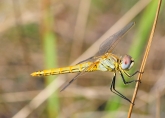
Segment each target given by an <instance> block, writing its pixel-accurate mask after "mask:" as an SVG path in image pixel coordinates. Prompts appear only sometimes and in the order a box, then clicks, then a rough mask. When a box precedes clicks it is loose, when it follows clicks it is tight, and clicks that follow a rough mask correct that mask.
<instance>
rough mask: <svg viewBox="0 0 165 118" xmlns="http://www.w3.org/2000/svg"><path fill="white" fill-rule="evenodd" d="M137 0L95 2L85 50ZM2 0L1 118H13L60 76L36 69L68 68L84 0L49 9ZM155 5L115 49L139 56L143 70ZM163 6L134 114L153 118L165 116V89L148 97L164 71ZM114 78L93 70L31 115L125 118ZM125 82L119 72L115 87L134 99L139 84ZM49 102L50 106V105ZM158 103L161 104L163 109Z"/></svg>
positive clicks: (53, 1) (137, 61)
mask: <svg viewBox="0 0 165 118" xmlns="http://www.w3.org/2000/svg"><path fill="white" fill-rule="evenodd" d="M137 2H138V0H128V1H127V2H125V1H121V0H116V1H113V0H108V1H107V0H92V1H91V5H90V10H89V15H88V17H87V19H88V20H87V24H86V27H85V35H84V40H83V44H82V45H83V46H82V47H83V49H82V52H81V53H83V52H84V51H85V50H87V48H88V47H90V46H91V45H92V44H93V43H94V42H95V41H96V40H97V39H98V38H99V37H101V36H102V35H103V34H104V33H105V32H106V31H107V30H108V29H109V28H110V27H111V26H112V25H113V24H115V23H116V21H118V20H119V19H120V18H121V17H122V16H123V15H124V14H125V13H127V11H129V10H130V9H131V8H132V6H133V5H135V4H136V3H137ZM155 2H157V1H156V0H155ZM0 3H1V4H0V25H1V28H0V32H1V35H0V39H1V43H0V54H1V58H0V65H1V66H0V74H1V78H0V83H1V87H0V91H1V97H0V98H1V99H0V100H1V104H0V111H1V112H0V117H4V118H8V117H12V116H14V115H15V114H16V113H17V112H18V111H20V110H21V109H22V108H23V107H24V106H26V105H27V104H28V103H29V102H30V101H31V100H32V99H33V98H34V97H35V96H36V95H38V94H39V93H40V91H42V90H43V89H44V88H45V80H46V81H47V84H49V83H50V82H51V79H54V78H55V76H50V78H47V77H36V78H34V77H31V76H30V73H31V72H33V71H36V70H43V69H48V68H56V67H62V66H69V64H70V63H69V58H70V57H69V56H70V55H71V53H72V52H70V50H71V48H72V46H73V45H72V43H73V42H72V41H73V40H72V39H73V34H74V28H75V25H76V20H77V16H78V14H77V13H78V12H77V11H78V7H79V3H80V1H79V0H69V1H64V0H62V1H59V0H51V2H50V5H49V6H48V7H47V8H45V9H43V7H42V6H44V3H43V2H41V1H36V0H31V1H25V0H19V1H17V4H13V1H10V0H8V1H5V0H2V1H1V2H0ZM155 4H156V3H154V2H153V4H150V6H148V7H146V8H145V9H144V10H143V11H142V12H140V14H138V15H137V16H136V17H135V19H133V20H132V21H135V22H136V25H135V26H134V27H133V28H132V29H131V30H130V31H129V32H128V33H127V35H126V36H125V37H124V38H123V40H121V42H120V43H119V44H118V45H117V47H116V48H115V51H114V53H115V54H117V55H123V54H125V53H127V52H128V53H129V54H130V55H131V56H132V57H134V59H135V68H134V69H133V70H137V69H139V66H140V63H141V57H142V56H143V50H144V48H145V45H146V44H145V40H148V38H147V35H148V33H149V32H150V27H151V24H152V19H153V17H154V16H153V15H154V13H155V11H154V10H155ZM14 5H16V6H14ZM163 5H164V1H163V3H162V12H161V14H160V17H159V22H158V25H157V29H156V32H155V35H154V41H153V45H152V47H151V51H150V56H149V58H148V62H147V65H146V69H145V73H144V79H143V81H142V84H141V86H140V90H139V96H138V97H137V99H136V102H137V103H135V110H134V116H133V117H134V118H136V117H141V118H147V117H151V118H152V117H155V116H156V115H157V114H158V113H159V114H160V117H164V112H163V111H164V107H163V106H164V99H163V98H164V93H163V92H162V91H163V90H162V91H161V92H160V95H159V97H158V98H157V97H156V95H154V98H153V99H152V100H149V98H151V96H153V95H150V91H151V90H152V89H153V88H154V87H155V86H156V84H155V83H157V81H158V80H159V79H161V76H163V74H164V72H163V70H164V59H165V56H164V55H163V54H164V53H165V47H164V44H165V41H164V37H165V33H164V32H165V28H164V27H163V26H164V24H165V20H164V19H165V15H163V12H164V7H163ZM139 7H140V6H139ZM16 8H17V9H16ZM46 9H47V10H49V12H48V13H49V14H47V15H48V16H44V15H45V14H44V13H45V11H44V10H46ZM84 9H85V7H84ZM137 10H138V9H137ZM16 14H17V15H16ZM46 17H47V18H46ZM44 18H46V19H44ZM118 30H120V29H118ZM47 41H48V42H47ZM49 41H50V42H49ZM137 41H141V43H138V42H137ZM77 45H78V44H77ZM74 46H76V45H74ZM98 48H99V47H98ZM98 48H97V49H96V50H98ZM77 50H78V48H77ZM76 56H77V57H79V56H80V55H76ZM89 56H90V55H89ZM27 62H28V63H27ZM130 73H132V72H130ZM70 75H71V76H72V74H69V75H68V76H67V78H70ZM112 77H113V73H110V72H93V73H88V74H85V75H83V76H80V77H79V79H78V80H77V81H76V82H75V83H73V85H71V86H69V88H67V90H66V91H64V92H60V93H56V91H55V93H54V95H55V96H54V97H52V98H53V99H50V100H51V101H46V102H44V103H43V104H42V105H40V106H39V107H38V108H37V109H35V111H33V112H31V113H30V115H29V116H28V117H29V118H36V117H38V118H45V117H51V112H52V113H53V114H54V113H55V115H56V116H57V117H59V118H66V117H71V118H72V117H74V118H87V117H95V118H101V117H103V118H107V117H109V116H111V117H112V116H113V117H126V116H127V111H128V108H129V103H128V102H127V101H125V100H123V99H122V98H120V97H118V96H116V95H114V94H112V93H111V91H110V90H109V87H110V83H111V78H112ZM118 78H119V79H118ZM131 79H133V78H131ZM135 79H136V78H135ZM49 80H50V81H49ZM67 80H69V79H66V81H67ZM127 80H130V79H129V78H128V79H127ZM120 81H121V82H122V80H121V79H120V76H119V75H117V85H116V89H117V90H119V91H120V92H122V93H123V94H124V95H125V96H126V97H128V98H129V99H131V97H132V93H133V89H134V84H133V85H127V86H126V87H124V88H123V86H120V84H121V82H120ZM162 83H164V81H162ZM75 85H76V86H75ZM46 86H47V85H46ZM161 86H164V85H163V84H162V85H161ZM159 87H160V86H159ZM158 100H160V104H159V102H158ZM48 104H49V105H51V106H50V107H47V106H48ZM155 106H157V107H159V111H157V110H156V108H155ZM47 108H50V109H47ZM48 110H49V112H47V111H48ZM52 116H53V115H52Z"/></svg>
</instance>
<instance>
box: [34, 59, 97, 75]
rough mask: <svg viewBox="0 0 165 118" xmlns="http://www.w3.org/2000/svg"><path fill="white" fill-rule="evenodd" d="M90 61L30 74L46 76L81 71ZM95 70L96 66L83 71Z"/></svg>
mask: <svg viewBox="0 0 165 118" xmlns="http://www.w3.org/2000/svg"><path fill="white" fill-rule="evenodd" d="M90 65H91V62H86V63H82V64H78V65H75V66H68V67H63V68H55V69H49V70H42V71H37V72H34V73H32V74H31V75H32V76H48V75H58V74H66V73H77V72H81V71H83V70H84V69H85V68H87V67H89V66H90ZM94 70H97V68H92V69H87V70H85V71H88V72H91V71H94Z"/></svg>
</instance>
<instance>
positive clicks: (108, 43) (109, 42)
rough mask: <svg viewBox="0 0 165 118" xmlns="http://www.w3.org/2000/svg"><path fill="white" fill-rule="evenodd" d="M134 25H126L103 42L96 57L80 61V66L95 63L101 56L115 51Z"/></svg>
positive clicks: (132, 23)
mask: <svg viewBox="0 0 165 118" xmlns="http://www.w3.org/2000/svg"><path fill="white" fill-rule="evenodd" d="M134 25H135V23H134V22H131V23H129V24H128V25H126V26H125V27H124V28H123V29H121V30H120V31H118V32H116V33H115V34H113V35H112V36H110V37H109V38H107V39H106V40H105V41H104V42H102V44H101V45H100V47H99V51H98V52H97V53H96V54H95V55H94V56H92V57H90V58H87V59H85V60H83V61H80V62H79V63H78V64H80V63H83V62H87V61H90V62H94V61H95V60H96V59H98V58H99V57H100V56H102V55H104V54H105V53H107V52H109V53H110V52H111V51H112V50H113V48H114V47H115V46H116V44H117V43H118V42H119V41H120V39H121V38H122V37H123V36H124V34H126V33H127V32H128V30H129V29H131V28H132V26H134Z"/></svg>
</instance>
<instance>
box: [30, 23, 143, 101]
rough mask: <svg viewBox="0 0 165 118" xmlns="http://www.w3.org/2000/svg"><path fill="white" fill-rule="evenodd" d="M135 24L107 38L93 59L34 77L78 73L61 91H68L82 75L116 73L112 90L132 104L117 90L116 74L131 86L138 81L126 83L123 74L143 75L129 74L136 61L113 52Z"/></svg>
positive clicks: (130, 24) (37, 74) (45, 71)
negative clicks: (102, 72)
mask: <svg viewBox="0 0 165 118" xmlns="http://www.w3.org/2000/svg"><path fill="white" fill-rule="evenodd" d="M134 24H135V23H134V22H131V23H129V24H128V25H126V26H125V27H124V28H123V29H121V30H120V31H118V32H117V33H115V34H113V35H112V36H110V37H109V38H107V39H106V40H105V41H104V42H103V43H102V44H101V45H100V47H99V51H98V52H97V53H96V54H95V55H94V56H92V57H90V58H88V59H86V60H83V61H81V62H79V63H78V64H76V65H74V66H68V67H63V68H55V69H49V70H42V71H37V72H33V73H32V74H31V75H32V76H48V75H58V74H66V73H78V74H77V75H76V76H75V77H74V78H73V79H72V80H71V81H69V82H68V83H67V84H66V85H65V86H64V87H63V88H62V90H61V91H63V90H64V89H66V88H67V87H68V86H69V85H70V84H71V83H72V82H73V81H74V80H76V79H77V77H78V76H80V75H82V74H83V73H85V72H93V71H97V70H99V71H110V72H113V73H114V76H113V78H112V82H111V85H110V90H111V91H112V92H113V93H115V94H117V95H118V96H120V97H121V98H123V99H125V100H127V101H128V102H130V103H132V102H131V101H130V100H129V99H128V98H127V97H125V96H124V95H123V94H121V93H120V92H118V91H117V90H116V89H115V82H116V72H119V74H120V75H121V78H122V80H123V82H124V84H129V83H132V82H138V80H132V81H126V80H125V79H124V76H123V74H125V75H126V76H128V77H132V76H134V75H135V74H137V73H141V72H139V71H136V72H134V73H133V74H132V75H130V74H129V73H128V71H129V70H130V69H131V67H132V66H133V65H134V60H133V58H132V57H131V56H129V55H124V56H123V57H119V56H117V55H115V54H112V53H111V52H112V50H113V49H114V47H115V46H116V44H117V43H118V42H119V40H120V39H121V38H122V37H123V36H124V34H126V32H127V31H128V30H129V29H130V28H131V27H132V26H133V25H134Z"/></svg>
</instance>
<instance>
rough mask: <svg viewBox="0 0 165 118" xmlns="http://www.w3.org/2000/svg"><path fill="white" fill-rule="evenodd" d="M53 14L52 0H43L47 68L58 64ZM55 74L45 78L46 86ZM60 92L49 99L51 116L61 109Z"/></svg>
mask: <svg viewBox="0 0 165 118" xmlns="http://www.w3.org/2000/svg"><path fill="white" fill-rule="evenodd" d="M53 20H54V19H53V15H52V14H51V11H50V0H43V22H42V35H43V37H42V38H43V48H44V57H45V68H54V67H56V65H57V58H56V54H57V52H55V50H56V37H55V35H54V33H53V30H52V29H53V27H52V26H53V22H54V21H53ZM54 78H55V77H54V76H48V77H46V78H45V84H46V86H47V85H49V84H50V83H51V82H52V81H53V80H54ZM57 95H58V93H57V92H55V93H54V94H53V95H52V96H51V97H50V98H49V99H48V101H47V103H48V106H47V111H48V114H49V118H55V117H56V116H57V114H58V110H59V100H58V96H57Z"/></svg>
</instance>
